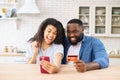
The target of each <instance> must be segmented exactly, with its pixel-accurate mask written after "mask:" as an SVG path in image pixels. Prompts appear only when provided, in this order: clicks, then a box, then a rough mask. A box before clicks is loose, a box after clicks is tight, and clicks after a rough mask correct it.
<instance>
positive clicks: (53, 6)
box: [0, 0, 120, 51]
mask: <svg viewBox="0 0 120 80" xmlns="http://www.w3.org/2000/svg"><path fill="white" fill-rule="evenodd" d="M22 1H23V0H20V1H19V3H20V5H19V7H21V3H23V2H22ZM36 1H37V5H38V8H39V10H40V15H34V14H32V15H31V14H28V15H18V16H19V17H20V20H0V51H3V49H4V47H5V46H11V45H12V46H15V47H17V48H18V49H19V50H26V47H27V41H28V39H29V38H31V37H32V36H33V35H34V34H35V33H36V31H37V29H38V27H39V25H40V23H41V22H42V21H43V20H44V19H46V18H48V17H53V18H56V19H58V20H60V21H61V22H62V23H63V25H64V28H66V23H67V22H68V20H70V19H72V18H78V15H79V14H78V13H79V7H78V3H77V1H76V2H75V0H36ZM75 4H76V5H75ZM99 38H100V39H101V40H102V42H103V43H104V44H105V47H106V49H107V50H114V49H120V37H99Z"/></svg>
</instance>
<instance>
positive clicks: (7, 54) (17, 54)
mask: <svg viewBox="0 0 120 80" xmlns="http://www.w3.org/2000/svg"><path fill="white" fill-rule="evenodd" d="M0 56H25V54H23V53H22V54H21V53H0Z"/></svg>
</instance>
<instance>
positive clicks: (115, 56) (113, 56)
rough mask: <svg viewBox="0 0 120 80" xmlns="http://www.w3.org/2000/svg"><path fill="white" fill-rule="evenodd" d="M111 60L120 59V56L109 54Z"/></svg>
mask: <svg viewBox="0 0 120 80" xmlns="http://www.w3.org/2000/svg"><path fill="white" fill-rule="evenodd" d="M109 58H120V54H109Z"/></svg>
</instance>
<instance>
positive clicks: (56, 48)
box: [26, 43, 64, 64]
mask: <svg viewBox="0 0 120 80" xmlns="http://www.w3.org/2000/svg"><path fill="white" fill-rule="evenodd" d="M57 53H62V54H63V53H64V48H63V45H62V44H54V43H53V44H52V45H51V46H50V47H49V48H48V49H46V50H45V51H43V50H42V49H39V53H38V55H37V58H36V63H37V64H39V62H40V61H39V57H40V56H49V57H50V62H52V63H53V62H54V59H55V55H56V54H57ZM63 55H64V54H63ZM32 56H33V48H32V45H29V47H28V49H27V51H26V57H27V58H31V57H32Z"/></svg>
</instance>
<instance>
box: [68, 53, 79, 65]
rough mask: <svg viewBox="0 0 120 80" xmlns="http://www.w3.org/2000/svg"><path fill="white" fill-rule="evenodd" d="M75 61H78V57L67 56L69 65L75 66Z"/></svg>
mask: <svg viewBox="0 0 120 80" xmlns="http://www.w3.org/2000/svg"><path fill="white" fill-rule="evenodd" d="M75 61H78V55H68V56H67V64H73V63H74V62H75Z"/></svg>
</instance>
